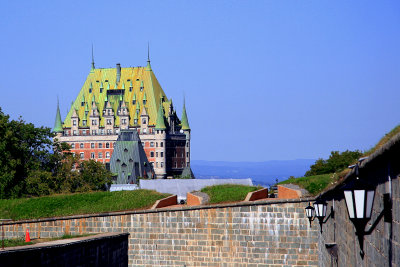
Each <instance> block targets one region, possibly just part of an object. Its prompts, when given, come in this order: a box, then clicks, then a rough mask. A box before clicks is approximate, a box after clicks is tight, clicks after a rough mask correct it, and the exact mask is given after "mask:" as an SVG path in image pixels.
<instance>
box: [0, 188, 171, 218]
mask: <svg viewBox="0 0 400 267" xmlns="http://www.w3.org/2000/svg"><path fill="white" fill-rule="evenodd" d="M169 195H170V194H161V193H158V192H156V191H151V190H134V191H119V192H93V193H82V194H71V195H53V196H46V197H38V198H24V199H0V218H1V219H12V220H23V219H37V218H46V217H56V216H69V215H77V214H91V213H101V212H110V211H121V210H135V209H145V208H149V207H151V206H152V205H153V204H154V202H155V201H157V200H159V199H162V198H165V197H167V196H169Z"/></svg>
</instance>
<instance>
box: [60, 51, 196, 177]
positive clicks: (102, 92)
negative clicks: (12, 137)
mask: <svg viewBox="0 0 400 267" xmlns="http://www.w3.org/2000/svg"><path fill="white" fill-rule="evenodd" d="M124 129H136V130H137V132H138V134H139V138H140V141H141V144H142V146H143V148H144V150H145V153H146V156H147V159H148V162H149V163H150V164H151V165H152V167H153V170H154V173H155V176H156V177H157V178H167V177H173V176H180V175H182V172H183V171H184V170H185V173H186V172H187V171H188V170H189V173H191V172H190V127H189V122H188V117H187V114H186V107H185V103H184V104H183V111H182V115H181V118H179V117H178V116H177V114H176V111H175V109H174V106H173V103H172V99H168V98H167V96H166V95H165V93H164V91H163V89H162V88H161V86H160V84H159V83H158V81H157V78H156V76H155V75H154V72H153V70H152V68H151V65H150V59H148V60H147V66H146V67H129V68H121V65H120V64H117V65H116V67H115V68H103V69H102V68H95V64H94V61H92V67H91V70H90V73H89V75H88V77H87V79H86V81H85V82H84V84H83V86H82V89H81V90H80V92H79V94H78V96H77V97H76V99H75V101H74V102H73V103H72V105H71V108H70V110H69V111H68V114H67V115H66V117H65V120H64V121H63V122H62V120H61V114H60V109H59V106H57V113H56V121H55V125H54V129H53V131H54V132H55V133H56V138H57V139H58V140H59V141H60V142H65V143H68V144H69V145H70V146H71V152H72V153H74V154H75V155H76V156H78V157H80V158H81V159H82V160H87V159H93V160H96V161H100V162H103V163H108V162H109V161H110V159H111V155H112V153H113V150H114V146H115V142H116V140H117V138H118V134H119V132H120V131H121V130H124Z"/></svg>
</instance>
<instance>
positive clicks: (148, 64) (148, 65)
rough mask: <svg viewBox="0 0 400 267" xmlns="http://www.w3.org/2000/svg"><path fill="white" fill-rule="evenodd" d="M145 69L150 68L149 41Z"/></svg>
mask: <svg viewBox="0 0 400 267" xmlns="http://www.w3.org/2000/svg"><path fill="white" fill-rule="evenodd" d="M146 69H147V70H151V65H150V43H149V42H147V67H146Z"/></svg>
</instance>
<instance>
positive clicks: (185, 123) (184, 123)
mask: <svg viewBox="0 0 400 267" xmlns="http://www.w3.org/2000/svg"><path fill="white" fill-rule="evenodd" d="M181 122H182V123H181V124H182V130H190V127H189V120H188V118H187V114H186V105H185V101H183V111H182V120H181Z"/></svg>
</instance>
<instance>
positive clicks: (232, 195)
mask: <svg viewBox="0 0 400 267" xmlns="http://www.w3.org/2000/svg"><path fill="white" fill-rule="evenodd" d="M261 188H262V187H261V186H247V185H236V184H223V185H213V186H207V187H204V188H203V189H201V192H203V193H206V194H207V195H209V197H210V203H211V204H215V203H223V202H237V201H243V200H244V199H245V198H246V196H247V193H249V192H253V191H256V190H259V189H261Z"/></svg>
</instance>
